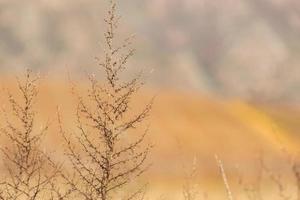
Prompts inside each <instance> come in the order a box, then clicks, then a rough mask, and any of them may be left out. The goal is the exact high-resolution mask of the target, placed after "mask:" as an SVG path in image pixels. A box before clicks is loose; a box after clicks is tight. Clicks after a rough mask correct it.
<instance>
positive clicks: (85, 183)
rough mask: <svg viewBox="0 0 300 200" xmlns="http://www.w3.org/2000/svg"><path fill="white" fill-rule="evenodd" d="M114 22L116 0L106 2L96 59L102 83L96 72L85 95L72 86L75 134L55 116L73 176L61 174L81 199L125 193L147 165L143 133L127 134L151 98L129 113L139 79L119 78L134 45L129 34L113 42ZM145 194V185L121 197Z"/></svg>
mask: <svg viewBox="0 0 300 200" xmlns="http://www.w3.org/2000/svg"><path fill="white" fill-rule="evenodd" d="M118 21H119V17H118V16H117V14H116V2H114V1H110V10H109V11H108V16H107V18H106V19H105V23H106V25H107V30H106V32H105V34H104V36H105V43H106V49H105V50H104V55H105V57H104V59H103V61H101V59H100V58H98V59H97V60H98V61H99V66H100V67H101V68H103V69H104V71H105V77H106V83H105V84H101V83H100V82H99V81H98V79H97V78H96V76H95V75H88V80H89V82H90V87H89V90H88V91H87V93H88V95H87V96H83V95H80V94H79V93H78V92H76V86H74V93H75V95H76V96H77V97H78V106H77V111H76V113H77V114H76V117H77V128H78V134H77V133H72V134H70V135H69V134H68V133H67V132H65V131H64V130H63V123H62V121H61V117H60V114H59V115H58V116H59V117H58V118H59V123H60V126H61V133H62V135H63V138H64V140H65V144H66V155H67V157H68V159H69V161H70V164H71V166H72V170H73V175H72V176H68V175H65V174H62V176H63V178H64V180H65V181H66V183H67V185H68V186H69V188H71V190H73V191H75V193H76V195H79V196H80V198H81V199H82V198H83V199H88V200H96V199H97V200H99V199H101V200H110V199H114V198H116V195H117V194H118V192H124V187H125V186H128V185H129V184H130V183H131V182H132V181H133V180H135V178H136V177H138V176H140V175H141V174H143V173H144V172H145V171H146V170H147V168H148V167H149V165H148V164H146V162H147V157H148V154H149V151H150V149H151V145H148V144H145V137H146V134H147V131H145V132H144V133H143V134H142V135H140V136H138V138H137V139H135V140H133V141H129V142H127V140H130V136H129V135H128V133H130V131H132V130H134V129H135V128H136V127H137V126H138V125H139V124H140V123H141V122H143V120H144V119H145V118H147V117H148V115H149V112H150V110H151V107H152V101H151V102H150V103H149V104H148V105H146V106H145V108H144V109H143V110H142V111H141V112H140V113H138V114H137V115H135V116H134V117H132V116H131V114H132V113H131V112H130V110H129V109H130V103H131V98H132V97H133V95H134V94H135V93H136V92H137V91H138V89H139V88H140V87H141V86H142V85H143V83H142V82H141V81H140V76H137V77H135V78H133V79H132V80H131V81H128V82H122V81H121V80H120V78H119V77H120V73H121V72H122V71H123V70H125V69H126V64H127V61H128V59H129V58H130V57H132V56H133V54H134V49H132V48H131V47H130V46H131V39H130V38H129V39H126V40H125V41H124V43H123V44H121V45H120V46H116V45H115V36H116V30H117V27H118ZM74 140H76V142H74ZM143 196H144V187H142V188H141V189H138V190H137V191H136V192H133V193H132V194H130V195H128V196H127V197H124V195H123V199H128V200H131V199H138V198H140V199H141V198H143Z"/></svg>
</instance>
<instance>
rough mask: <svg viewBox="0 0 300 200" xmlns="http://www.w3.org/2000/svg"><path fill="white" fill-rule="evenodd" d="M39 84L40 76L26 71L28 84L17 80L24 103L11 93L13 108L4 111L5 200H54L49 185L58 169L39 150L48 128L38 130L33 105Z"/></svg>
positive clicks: (3, 190)
mask: <svg viewBox="0 0 300 200" xmlns="http://www.w3.org/2000/svg"><path fill="white" fill-rule="evenodd" d="M38 82H39V77H38V76H34V75H33V74H32V72H31V71H30V70H27V73H26V75H25V81H24V82H23V81H21V80H19V79H18V91H19V92H20V94H21V99H22V100H20V101H18V100H17V98H16V97H15V96H13V95H12V94H11V93H10V92H9V91H8V100H9V104H10V107H11V109H10V110H6V109H5V108H3V113H4V115H5V118H6V126H5V127H3V128H1V133H2V134H3V135H5V136H6V137H7V139H8V142H9V144H10V146H6V147H4V148H1V151H2V153H3V155H4V160H3V163H4V164H5V167H6V170H7V174H8V177H6V179H5V181H4V182H2V184H1V185H0V191H1V192H0V199H3V200H10V199H11V200H19V199H20V200H24V199H28V200H36V199H53V198H51V195H50V193H51V192H49V186H50V183H51V181H52V178H53V177H54V176H55V175H56V174H57V170H56V169H55V168H52V163H51V161H50V159H49V157H48V156H47V155H46V154H45V152H42V151H41V150H40V144H41V142H42V141H41V140H42V137H43V136H44V134H45V133H46V132H47V130H48V126H49V125H48V124H47V125H46V126H45V127H44V128H41V129H40V130H39V131H35V116H36V111H35V110H34V104H35V100H36V97H37V95H38ZM46 171H47V172H46Z"/></svg>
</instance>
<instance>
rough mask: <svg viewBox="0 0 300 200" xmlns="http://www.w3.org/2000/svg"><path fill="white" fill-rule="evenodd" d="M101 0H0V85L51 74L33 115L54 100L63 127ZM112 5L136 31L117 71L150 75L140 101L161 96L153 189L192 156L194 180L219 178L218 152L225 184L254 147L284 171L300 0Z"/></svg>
mask: <svg viewBox="0 0 300 200" xmlns="http://www.w3.org/2000/svg"><path fill="white" fill-rule="evenodd" d="M106 9H107V3H106V2H105V1H104V0H64V1H62V0H27V1H22V0H1V1H0V72H1V74H2V76H1V77H2V78H1V84H3V85H6V86H7V87H13V86H12V85H13V83H14V82H13V79H11V78H8V77H9V76H11V75H13V74H15V73H17V72H19V71H24V68H25V67H29V68H32V69H34V70H35V71H39V72H41V73H42V74H47V75H46V78H45V83H44V84H43V86H42V87H43V90H41V100H40V102H41V103H40V104H39V106H40V107H39V108H40V110H41V112H40V113H41V116H42V117H41V119H46V118H47V116H53V115H55V113H54V112H53V110H55V106H56V105H58V104H62V105H63V106H64V109H65V114H66V116H68V117H67V119H70V122H69V124H70V127H71V125H72V122H71V121H72V120H71V119H72V114H73V112H74V109H73V107H72V103H71V104H70V102H72V97H71V95H70V94H69V90H68V82H67V81H65V80H66V77H67V74H68V73H69V74H71V76H73V77H81V76H82V75H84V73H85V72H86V71H94V70H96V69H97V64H96V62H95V60H94V57H95V56H98V55H101V53H102V51H101V50H102V48H103V45H102V44H103V31H104V28H105V27H104V22H103V17H104V16H105V11H106ZM119 11H120V13H121V15H122V20H121V26H120V32H119V34H120V35H121V36H122V35H127V34H131V33H134V34H136V43H135V46H136V48H137V54H136V55H135V57H134V59H133V60H132V61H131V62H130V68H129V70H128V71H127V74H125V75H127V76H131V75H132V74H134V73H135V72H137V71H139V70H143V71H144V72H145V73H146V74H147V86H146V87H145V89H144V90H143V91H142V94H141V95H140V96H138V97H137V98H138V100H137V103H136V104H137V105H139V104H143V103H146V102H147V99H149V98H150V97H151V96H152V95H157V99H156V103H155V106H154V110H153V114H152V117H151V119H150V123H151V127H152V128H151V130H152V131H151V135H152V139H151V140H152V141H154V143H157V144H156V148H155V150H154V152H153V156H152V157H153V158H152V160H153V163H154V164H153V168H152V169H151V170H150V172H149V173H150V176H149V177H151V179H150V180H151V181H150V182H152V183H153V184H152V185H153V188H155V189H153V190H152V191H155V193H156V195H157V196H159V195H160V194H162V195H165V196H167V197H172V195H173V196H174V195H175V194H176V195H177V194H178V196H180V194H181V192H180V191H181V188H182V187H181V186H182V183H183V180H184V177H185V174H186V171H189V169H190V167H191V165H193V160H194V158H197V161H198V162H197V166H198V167H199V170H198V175H197V176H196V178H195V180H194V181H195V182H197V183H199V184H200V185H201V188H202V190H201V191H206V190H207V191H210V190H212V191H215V190H214V189H211V188H215V187H217V186H218V185H220V188H222V180H220V177H219V174H218V169H217V165H216V162H215V160H214V155H215V154H218V155H219V156H220V157H221V158H222V159H223V160H224V165H225V166H226V170H228V173H229V176H230V177H231V179H232V181H231V182H232V184H236V185H238V178H237V177H239V176H238V174H239V173H241V174H244V175H245V176H246V177H247V176H248V177H253V176H254V175H253V174H257V173H256V172H257V171H258V170H257V169H258V168H259V157H260V156H261V155H262V153H261V152H264V153H263V154H264V155H265V157H266V159H267V160H269V163H270V168H275V171H276V172H278V173H280V172H281V171H283V172H282V173H283V174H285V175H286V174H287V171H286V170H288V169H289V158H290V157H291V155H295V154H297V152H298V151H299V147H300V143H299V142H300V135H299V134H300V133H299V132H300V2H299V1H298V0H222V1H211V0H126V1H125V0H124V1H123V0H122V1H120V2H119ZM82 77H84V76H82ZM79 79H81V78H79ZM61 99H63V102H62V100H61ZM49 100H51V101H49ZM42 113H43V114H42ZM40 121H41V123H42V120H40ZM53 132H55V127H54V128H53ZM54 135H55V134H54ZM59 141H60V139H59V138H58V137H56V136H53V138H52V139H50V140H49V145H50V146H51V144H52V143H59ZM198 176H199V177H198ZM285 177H288V176H287V175H286V176H285ZM286 179H288V180H289V181H288V182H290V179H289V178H286ZM291 179H292V178H291ZM250 180H252V179H251V178H250ZM291 185H293V184H291ZM293 189H295V188H293V187H292V189H291V190H293ZM268 190H269V187H268ZM270 190H271V189H270ZM166 191H173V192H169V193H168V192H166ZM174 191H176V192H175V193H174ZM220 191H221V192H220V193H221V195H222V193H224V191H223V190H222V189H221V190H220ZM203 193H206V192H203ZM215 193H216V192H215ZM213 195H214V194H213ZM204 196H205V195H204Z"/></svg>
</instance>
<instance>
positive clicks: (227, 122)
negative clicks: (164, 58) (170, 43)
mask: <svg viewBox="0 0 300 200" xmlns="http://www.w3.org/2000/svg"><path fill="white" fill-rule="evenodd" d="M78 82H80V81H78ZM1 85H2V88H7V89H9V91H11V92H12V93H15V91H16V85H15V80H14V79H12V78H7V77H3V78H2V79H1ZM85 86H86V84H84V83H83V82H82V81H81V82H80V84H79V85H78V87H79V88H85ZM154 95H155V96H156V99H155V104H154V107H153V110H152V113H151V117H150V118H149V120H147V122H145V124H144V125H145V126H146V125H148V124H150V132H149V136H148V137H149V140H150V141H151V142H152V143H154V145H155V148H154V149H153V151H152V154H151V158H150V161H151V162H152V163H153V166H152V167H151V169H150V170H149V171H148V173H147V174H146V176H145V177H144V179H143V180H142V181H143V182H149V184H150V185H149V189H148V190H149V195H150V196H151V199H157V198H159V197H161V198H165V199H176V198H178V199H180V198H182V187H183V184H184V182H185V181H186V180H185V177H186V174H188V173H189V172H190V171H191V170H192V167H193V165H194V166H196V168H197V170H196V171H197V173H196V175H195V176H194V177H193V180H191V182H193V183H195V184H197V188H199V190H198V191H199V198H200V197H201V196H202V195H203V194H207V196H208V197H210V198H208V199H220V198H221V197H224V198H225V197H226V192H225V189H224V186H223V182H222V178H221V175H220V173H219V170H218V166H217V163H216V160H215V157H214V156H215V155H218V156H219V157H220V158H221V159H222V161H223V162H224V168H225V171H226V173H227V175H228V179H229V183H230V184H231V185H232V190H233V193H234V195H235V196H236V197H239V198H243V197H244V196H245V195H244V194H242V193H243V191H244V189H243V185H241V181H240V179H241V177H243V180H245V182H247V183H251V181H255V180H256V177H257V174H258V172H259V169H260V167H259V159H260V158H261V157H263V159H264V160H266V163H267V164H266V165H268V167H269V168H270V170H272V171H273V170H274V172H275V173H279V174H280V173H282V174H284V179H285V180H283V181H286V182H285V183H286V185H287V188H288V189H287V191H289V190H291V191H293V190H295V184H294V181H295V180H293V176H292V175H291V172H290V163H289V162H290V160H289V158H291V157H293V156H294V155H297V153H298V150H299V142H300V137H299V135H298V133H299V130H300V123H299V121H300V110H299V108H297V107H292V106H288V105H282V104H281V105H266V104H258V103H247V102H245V101H242V100H239V99H223V100H220V99H217V98H213V97H207V96H201V95H195V94H193V93H188V92H186V93H184V92H177V91H172V90H167V89H165V90H164V89H162V90H159V91H158V90H153V89H142V91H141V92H140V94H139V95H138V96H136V99H135V100H134V101H133V106H132V111H135V110H138V109H139V108H141V107H142V106H143V105H144V104H146V103H147V102H148V101H149V99H150V98H151V97H152V96H154ZM5 96H6V94H5V89H4V90H2V93H1V105H2V106H4V107H7V100H6V97H5ZM75 106H76V99H75V98H74V96H72V94H71V90H70V84H69V83H68V82H67V81H63V80H60V79H52V78H45V79H44V80H43V81H42V83H41V87H40V94H39V97H38V101H37V103H36V107H35V108H36V110H37V112H38V119H37V121H36V127H37V129H38V128H39V127H40V126H43V124H45V123H46V121H47V120H49V121H50V122H51V128H50V131H49V133H48V135H47V138H46V142H45V149H48V150H49V151H54V152H55V153H54V154H55V156H57V157H58V158H63V157H62V156H63V152H62V151H63V150H62V149H63V144H62V138H61V136H60V134H59V131H58V124H57V117H56V110H57V107H59V108H60V110H61V113H62V116H63V122H64V124H65V127H66V129H67V130H68V131H76V129H74V122H75V118H74V113H75ZM1 117H3V116H1ZM1 122H3V118H2V120H1ZM1 125H3V123H2V124H1ZM139 130H141V131H143V127H141V129H139ZM4 142H5V141H4ZM2 143H3V142H2ZM194 160H196V161H197V162H194ZM193 162H194V164H193ZM264 176H265V177H266V183H268V181H267V178H268V174H267V173H266V174H265V175H264ZM269 182H270V183H268V184H264V188H265V192H266V195H267V196H269V195H270V194H274V195H275V196H276V185H275V186H274V183H272V181H269ZM289 186H291V188H289ZM273 190H274V191H275V192H271V191H273ZM292 194H293V192H292ZM295 194H296V193H295ZM204 196H205V195H204ZM201 198H202V197H201ZM201 198H200V199H201ZM273 198H274V199H276V198H275V197H272V199H273Z"/></svg>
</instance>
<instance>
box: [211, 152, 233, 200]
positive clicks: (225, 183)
mask: <svg viewBox="0 0 300 200" xmlns="http://www.w3.org/2000/svg"><path fill="white" fill-rule="evenodd" d="M215 159H216V161H217V164H218V167H219V170H220V173H221V175H222V179H223V183H224V185H225V188H226V192H227V198H228V200H233V195H232V192H231V189H230V186H229V182H228V179H227V176H226V173H225V169H224V166H223V162H222V160H220V159H219V157H218V156H217V155H215Z"/></svg>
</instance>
